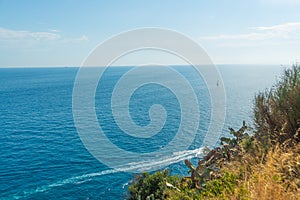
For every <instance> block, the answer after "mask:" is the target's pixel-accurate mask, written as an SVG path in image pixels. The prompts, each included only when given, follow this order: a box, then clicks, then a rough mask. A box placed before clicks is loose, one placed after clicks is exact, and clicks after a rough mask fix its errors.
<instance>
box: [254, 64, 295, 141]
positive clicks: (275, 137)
mask: <svg viewBox="0 0 300 200" xmlns="http://www.w3.org/2000/svg"><path fill="white" fill-rule="evenodd" d="M254 121H255V125H256V129H257V134H256V135H257V136H258V138H259V139H260V141H262V142H264V145H266V146H269V145H270V144H272V143H274V142H280V143H282V142H284V141H286V140H288V139H295V140H297V141H299V140H300V135H298V136H295V133H296V131H297V129H298V128H299V125H300V66H297V65H295V66H293V67H292V68H291V69H286V70H285V71H284V73H283V75H282V77H281V79H280V80H279V81H278V82H277V83H276V84H275V85H274V86H273V88H271V89H270V90H267V91H265V92H261V93H259V94H258V95H257V96H256V97H255V105H254Z"/></svg>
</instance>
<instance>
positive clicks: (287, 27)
mask: <svg viewBox="0 0 300 200" xmlns="http://www.w3.org/2000/svg"><path fill="white" fill-rule="evenodd" d="M254 29H256V30H260V31H277V32H290V31H294V30H299V29H300V22H290V23H285V24H279V25H275V26H260V27H254Z"/></svg>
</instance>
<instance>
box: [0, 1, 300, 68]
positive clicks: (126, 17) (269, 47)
mask: <svg viewBox="0 0 300 200" xmlns="http://www.w3.org/2000/svg"><path fill="white" fill-rule="evenodd" d="M141 27H161V28H168V29H172V30H175V31H179V32H181V33H183V34H186V35H187V36H189V37H190V38H192V39H193V40H195V41H196V42H197V43H199V44H200V45H201V46H202V47H203V48H204V49H205V50H206V51H207V53H208V54H209V56H210V57H211V58H212V60H213V62H215V63H217V64H220V63H224V64H232V63H234V64H291V63H295V62H296V61H300V0H249V1H246V0H240V1H238V0H219V1H217V0H209V1H207V0H203V1H202V0H187V1H182V0H151V1H145V0H127V1H125V0H119V1H116V0H107V1H95V0H91V1H84V0H48V1H46V0H26V1H25V0H0V67H8V66H74V65H75V66H78V65H80V64H81V62H82V61H83V59H84V58H85V57H86V56H87V55H88V54H89V52H90V51H91V50H92V49H93V48H94V47H95V46H96V45H97V44H99V43H100V42H102V41H104V40H105V39H107V38H109V37H111V36H112V35H115V34H118V33H119V32H123V31H126V30H130V29H135V28H141ZM174 42H176V41H174ZM170 62H171V61H170Z"/></svg>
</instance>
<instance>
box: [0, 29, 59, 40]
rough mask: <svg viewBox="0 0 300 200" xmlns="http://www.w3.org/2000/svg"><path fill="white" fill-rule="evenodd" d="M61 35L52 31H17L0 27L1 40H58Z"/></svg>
mask: <svg viewBox="0 0 300 200" xmlns="http://www.w3.org/2000/svg"><path fill="white" fill-rule="evenodd" d="M60 38H61V36H60V35H59V34H57V33H52V32H31V31H19V30H11V29H5V28H1V27H0V39H1V40H36V41H45V40H46V41H48V40H58V39H60Z"/></svg>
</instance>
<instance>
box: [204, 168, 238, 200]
mask: <svg viewBox="0 0 300 200" xmlns="http://www.w3.org/2000/svg"><path fill="white" fill-rule="evenodd" d="M236 186H237V176H236V175H235V174H233V173H230V172H225V173H224V175H223V176H221V177H220V178H218V179H213V180H210V181H207V182H206V183H205V187H204V188H203V190H202V191H201V195H203V196H207V197H218V198H225V196H226V195H228V194H231V195H232V194H233V193H234V190H235V187H236Z"/></svg>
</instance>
